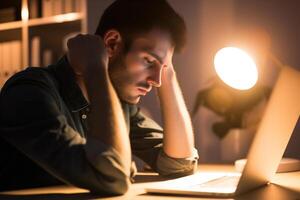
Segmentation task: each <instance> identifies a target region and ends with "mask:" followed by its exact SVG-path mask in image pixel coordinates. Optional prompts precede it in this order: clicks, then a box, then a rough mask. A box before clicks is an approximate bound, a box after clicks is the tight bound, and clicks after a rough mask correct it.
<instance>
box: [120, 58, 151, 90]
mask: <svg viewBox="0 0 300 200" xmlns="http://www.w3.org/2000/svg"><path fill="white" fill-rule="evenodd" d="M125 66H126V70H125V71H126V78H127V80H128V82H129V83H132V84H136V83H139V82H145V80H146V79H147V76H148V75H147V74H148V69H147V68H146V67H145V66H144V65H143V64H142V63H141V61H140V60H138V59H128V60H125Z"/></svg>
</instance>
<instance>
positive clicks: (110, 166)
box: [0, 83, 130, 194]
mask: <svg viewBox="0 0 300 200" xmlns="http://www.w3.org/2000/svg"><path fill="white" fill-rule="evenodd" d="M0 123H1V124H0V136H1V137H3V138H4V139H5V140H7V141H8V142H9V143H11V144H12V145H13V146H15V147H16V148H17V149H18V150H20V151H21V152H22V153H23V154H25V155H26V156H27V157H29V158H30V159H32V160H33V161H34V162H35V163H36V164H38V165H39V166H41V167H42V168H43V169H44V170H46V171H47V172H48V173H50V174H51V175H53V176H54V177H56V178H58V179H60V180H61V181H63V182H65V183H69V184H72V185H75V186H77V187H81V188H85V189H88V190H90V191H91V192H95V193H102V194H123V193H124V192H126V191H127V189H128V187H129V184H130V181H129V180H130V178H129V175H128V174H127V173H125V171H124V170H123V169H124V167H123V163H121V162H120V160H121V159H119V154H118V152H117V151H116V150H114V149H113V148H112V147H109V146H107V145H105V144H104V143H102V142H100V141H98V140H95V139H93V138H88V139H87V140H86V139H85V138H83V137H81V136H80V134H79V133H78V132H76V131H75V129H74V128H73V127H71V126H70V125H69V123H68V120H67V119H66V116H65V115H63V113H62V111H61V108H60V107H59V104H58V103H57V99H56V98H55V96H54V95H53V92H51V88H48V87H47V85H42V84H33V83H30V84H29V83H26V84H17V85H14V86H11V87H8V88H6V89H5V91H2V93H1V98H0Z"/></svg>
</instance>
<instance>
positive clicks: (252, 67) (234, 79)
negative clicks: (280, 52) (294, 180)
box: [214, 47, 300, 172]
mask: <svg viewBox="0 0 300 200" xmlns="http://www.w3.org/2000/svg"><path fill="white" fill-rule="evenodd" d="M268 57H269V58H270V59H271V60H272V61H273V62H274V63H275V64H276V66H278V67H280V68H281V70H282V69H285V68H289V69H287V70H291V68H290V67H288V66H284V65H283V64H282V62H281V61H280V60H279V59H277V58H276V57H275V56H273V55H272V54H271V53H269V55H268ZM214 66H215V70H216V73H217V75H218V76H219V78H220V79H221V80H222V81H223V82H224V83H225V84H227V85H228V86H230V87H232V88H234V89H238V90H248V89H250V88H252V87H253V86H254V85H255V84H256V82H257V80H258V70H257V67H256V64H255V62H254V61H253V59H252V58H251V57H250V56H249V55H248V54H247V53H246V52H244V51H243V50H241V49H238V48H236V47H225V48H222V49H220V50H219V51H218V52H217V53H216V55H215V58H214ZM245 163H246V159H241V160H237V161H236V162H235V166H236V169H237V170H238V171H242V170H243V168H244V165H245ZM299 169H300V161H299V160H297V159H291V158H283V159H282V160H281V162H280V165H279V167H278V169H277V172H288V171H295V170H299Z"/></svg>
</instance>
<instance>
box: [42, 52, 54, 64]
mask: <svg viewBox="0 0 300 200" xmlns="http://www.w3.org/2000/svg"><path fill="white" fill-rule="evenodd" d="M52 60H53V53H52V51H51V50H50V49H45V50H44V51H43V66H44V67H46V66H48V65H50V64H52Z"/></svg>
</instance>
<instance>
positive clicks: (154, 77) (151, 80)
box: [147, 65, 163, 87]
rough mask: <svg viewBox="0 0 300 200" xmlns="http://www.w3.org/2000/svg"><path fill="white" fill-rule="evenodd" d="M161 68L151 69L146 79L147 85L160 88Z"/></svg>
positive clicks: (158, 66)
mask: <svg viewBox="0 0 300 200" xmlns="http://www.w3.org/2000/svg"><path fill="white" fill-rule="evenodd" d="M162 69H163V67H162V66H160V65H156V66H154V67H152V68H151V73H150V76H149V77H148V79H147V83H148V84H150V85H152V86H154V87H160V86H161V73H162Z"/></svg>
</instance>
